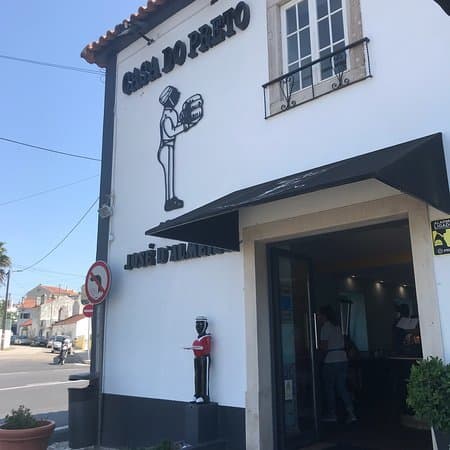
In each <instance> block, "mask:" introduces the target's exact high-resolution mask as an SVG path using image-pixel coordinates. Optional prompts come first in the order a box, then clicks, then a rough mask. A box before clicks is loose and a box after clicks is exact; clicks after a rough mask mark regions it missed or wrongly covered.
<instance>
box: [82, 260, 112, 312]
mask: <svg viewBox="0 0 450 450" xmlns="http://www.w3.org/2000/svg"><path fill="white" fill-rule="evenodd" d="M85 286H86V296H87V298H88V299H89V301H90V302H91V303H92V304H93V305H97V304H99V303H101V302H102V301H103V300H105V298H106V296H107V295H108V292H109V288H110V287H111V272H110V270H109V267H108V265H107V264H106V263H105V262H103V261H96V262H95V263H94V264H92V266H91V267H90V268H89V270H88V273H87V275H86V281H85Z"/></svg>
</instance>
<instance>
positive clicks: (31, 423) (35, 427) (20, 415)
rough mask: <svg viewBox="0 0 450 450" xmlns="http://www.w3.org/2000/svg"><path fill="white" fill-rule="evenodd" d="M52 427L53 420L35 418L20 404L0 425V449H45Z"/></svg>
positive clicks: (53, 425)
mask: <svg viewBox="0 0 450 450" xmlns="http://www.w3.org/2000/svg"><path fill="white" fill-rule="evenodd" d="M54 428H55V422H54V421H53V420H37V419H35V418H34V417H33V416H32V414H31V412H30V410H29V409H28V408H25V406H23V405H20V406H19V408H18V409H13V410H12V411H11V414H7V415H6V417H5V419H4V422H3V423H2V425H0V450H46V449H47V446H48V440H49V438H50V435H51V434H52V433H53V430H54Z"/></svg>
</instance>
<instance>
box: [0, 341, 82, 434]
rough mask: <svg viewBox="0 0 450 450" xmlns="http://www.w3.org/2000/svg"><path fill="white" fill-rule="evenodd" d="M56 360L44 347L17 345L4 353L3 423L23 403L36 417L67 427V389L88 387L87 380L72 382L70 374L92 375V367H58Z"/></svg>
mask: <svg viewBox="0 0 450 450" xmlns="http://www.w3.org/2000/svg"><path fill="white" fill-rule="evenodd" d="M54 357H55V354H52V353H51V352H50V350H49V349H44V348H42V347H30V346H20V345H16V346H12V347H11V348H10V349H8V350H5V351H3V352H0V398H1V401H0V420H1V419H3V418H4V416H5V415H6V414H7V413H9V412H10V411H11V409H12V408H17V407H18V406H19V405H21V404H23V405H25V406H26V407H27V408H30V409H31V412H32V413H33V414H36V415H38V416H40V417H46V418H49V419H52V420H55V421H56V427H57V429H59V430H64V429H65V428H66V427H67V421H68V391H67V388H68V387H84V386H86V385H87V381H68V378H69V375H72V374H78V373H83V372H88V371H89V366H88V365H86V364H80V363H72V364H66V365H64V366H60V365H54V364H53V358H54ZM72 360H74V361H81V360H82V359H81V358H78V357H75V358H72Z"/></svg>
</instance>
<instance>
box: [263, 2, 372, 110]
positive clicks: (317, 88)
mask: <svg viewBox="0 0 450 450" xmlns="http://www.w3.org/2000/svg"><path fill="white" fill-rule="evenodd" d="M309 1H310V2H311V1H313V2H314V3H313V4H312V5H309V11H310V10H311V8H313V9H314V15H313V18H314V21H315V23H313V22H312V20H313V18H312V17H310V18H309V19H310V30H311V31H310V33H311V58H312V61H314V60H316V59H317V58H316V56H317V55H318V54H319V49H318V46H319V43H318V29H317V27H318V23H317V13H316V6H317V3H316V0H309ZM360 1H361V0H342V11H343V22H344V39H345V46H348V45H351V44H353V43H355V42H359V41H362V39H363V37H364V35H363V29H362V17H361V4H360ZM299 2H300V0H266V7H267V40H268V53H269V54H268V63H269V80H268V81H271V80H275V79H277V78H278V77H280V76H282V75H284V74H286V73H288V72H289V71H288V70H287V69H288V67H287V39H286V18H285V17H286V10H287V9H288V8H289V7H291V6H292V5H295V4H297V3H299ZM313 28H314V30H313ZM313 33H314V37H313ZM346 55H347V58H346V64H347V66H346V71H345V72H344V75H345V76H344V80H345V83H344V85H347V84H352V83H354V82H356V81H361V80H364V79H366V78H368V77H370V76H371V74H370V70H369V65H368V59H367V58H368V55H366V48H365V44H362V45H360V46H356V47H353V48H351V49H350V50H347V51H346ZM300 59H301V58H299V60H300ZM312 71H313V72H315V71H318V74H319V75H320V63H318V64H316V65H315V66H313V67H312ZM313 80H314V82H313V83H312V85H310V86H307V87H305V88H303V89H300V90H297V91H295V92H293V94H292V98H291V102H292V104H293V105H300V104H303V103H306V102H308V101H309V100H313V99H315V98H318V97H320V96H322V95H324V94H327V93H330V92H333V91H336V90H337V89H336V84H337V77H336V76H334V75H332V76H331V77H330V78H326V79H323V80H321V79H320V76H317V74H314V73H313ZM265 95H266V98H267V104H266V118H267V117H270V116H271V115H275V114H278V113H279V112H282V111H283V110H285V109H288V108H286V106H285V105H286V99H285V98H283V94H282V91H281V89H280V86H279V85H278V83H274V84H271V85H270V86H268V88H267V89H266V92H265Z"/></svg>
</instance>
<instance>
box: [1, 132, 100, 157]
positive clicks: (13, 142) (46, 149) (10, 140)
mask: <svg viewBox="0 0 450 450" xmlns="http://www.w3.org/2000/svg"><path fill="white" fill-rule="evenodd" d="M0 141H4V142H8V143H10V144H19V145H23V146H24V147H29V148H34V149H35V150H42V151H44V152H50V153H57V154H58V155H63V156H70V157H72V158H80V159H88V160H90V161H101V159H98V158H91V157H90V156H84V155H76V154H74V153H67V152H61V151H59V150H53V149H51V148H47V147H40V146H39V145H33V144H26V143H25V142H21V141H16V140H14V139H8V138H4V137H0Z"/></svg>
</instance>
